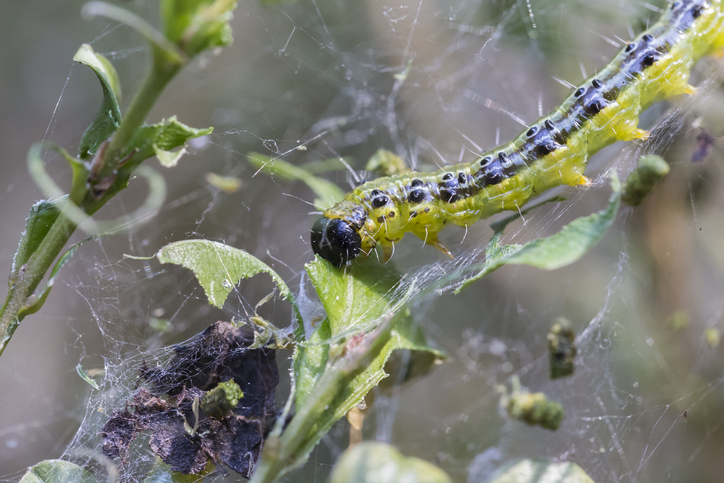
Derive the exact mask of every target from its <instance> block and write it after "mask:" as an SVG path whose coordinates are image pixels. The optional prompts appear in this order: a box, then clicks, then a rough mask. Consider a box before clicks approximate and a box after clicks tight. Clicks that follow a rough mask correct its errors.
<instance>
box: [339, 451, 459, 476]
mask: <svg viewBox="0 0 724 483" xmlns="http://www.w3.org/2000/svg"><path fill="white" fill-rule="evenodd" d="M403 481H404V482H406V483H452V480H451V479H450V477H449V476H448V475H447V474H445V472H444V471H442V470H441V469H440V468H438V467H436V466H435V465H433V464H431V463H428V462H427V461H424V460H421V459H419V458H412V457H410V458H405V457H404V456H402V454H401V453H400V452H399V451H397V450H396V449H395V448H394V447H392V446H390V445H389V444H386V443H378V442H372V441H366V442H364V443H360V444H358V445H357V446H355V447H353V448H350V449H348V450H347V451H345V452H344V453H342V456H340V458H339V460H338V461H337V464H335V465H334V470H333V471H332V476H331V480H330V483H399V482H403Z"/></svg>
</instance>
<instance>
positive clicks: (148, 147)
mask: <svg viewBox="0 0 724 483" xmlns="http://www.w3.org/2000/svg"><path fill="white" fill-rule="evenodd" d="M212 131H213V128H211V127H210V128H207V129H195V128H192V127H189V126H187V125H186V124H184V123H182V122H179V121H178V119H176V116H171V117H170V118H168V119H164V120H163V121H161V122H159V123H157V124H151V125H148V124H146V125H144V126H142V127H141V128H140V129H139V130H138V131H137V132H136V134H135V136H133V139H132V140H131V144H130V148H131V149H136V150H137V151H136V153H135V154H134V155H133V157H132V158H131V159H130V160H129V162H128V163H127V164H126V166H128V167H135V166H137V165H138V164H139V163H141V162H142V161H143V160H145V159H148V158H150V157H151V156H158V159H159V161H160V162H161V164H163V165H164V166H166V167H170V166H175V164H176V163H177V162H178V160H179V158H180V157H181V156H182V155H183V154H184V153H185V152H186V151H185V150H184V149H181V150H180V151H175V152H172V151H173V150H174V149H176V148H179V147H182V146H184V145H185V144H186V142H187V141H189V140H190V139H194V138H198V137H201V136H206V135H207V134H211V132H212Z"/></svg>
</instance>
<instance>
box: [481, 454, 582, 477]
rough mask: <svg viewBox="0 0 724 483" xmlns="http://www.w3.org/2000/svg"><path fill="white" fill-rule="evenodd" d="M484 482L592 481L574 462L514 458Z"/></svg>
mask: <svg viewBox="0 0 724 483" xmlns="http://www.w3.org/2000/svg"><path fill="white" fill-rule="evenodd" d="M486 483H594V481H593V480H592V479H591V477H590V476H588V475H587V474H586V472H585V471H583V470H582V469H581V467H580V466H578V465H576V464H574V463H555V462H553V461H548V460H530V459H525V460H516V461H512V462H510V463H508V464H507V465H505V466H504V467H502V468H501V469H499V470H498V471H496V472H495V473H494V474H493V475H492V476H491V477H490V478H489V479H487V480H486Z"/></svg>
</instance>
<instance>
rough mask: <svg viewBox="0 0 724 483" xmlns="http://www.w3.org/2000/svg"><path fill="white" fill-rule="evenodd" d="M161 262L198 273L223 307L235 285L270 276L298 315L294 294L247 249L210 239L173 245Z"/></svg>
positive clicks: (208, 294)
mask: <svg viewBox="0 0 724 483" xmlns="http://www.w3.org/2000/svg"><path fill="white" fill-rule="evenodd" d="M156 256H157V257H158V260H159V261H160V262H161V263H173V264H176V265H181V266H182V267H185V268H188V269H189V270H191V271H193V272H194V275H196V279H197V280H198V281H199V283H200V284H201V286H202V287H203V288H204V292H205V293H206V297H207V298H208V299H209V303H210V304H211V305H213V306H215V307H219V308H221V307H222V306H223V305H224V302H225V301H226V298H227V297H228V296H229V294H230V293H231V291H232V290H233V288H234V286H236V284H237V283H239V281H240V280H241V279H243V278H250V277H253V276H254V275H256V274H258V273H267V274H269V275H270V276H271V278H272V280H274V283H276V285H277V287H279V291H280V292H281V294H282V296H283V297H284V298H285V299H287V300H288V301H289V302H290V303H291V304H292V307H293V308H294V311H295V314H298V308H297V305H296V301H295V299H294V295H292V293H291V291H290V290H289V287H287V284H286V283H284V280H282V278H281V277H280V276H279V275H278V274H277V273H276V272H275V271H274V270H272V268H271V267H269V265H267V264H266V263H264V262H262V261H261V260H259V259H258V258H256V257H255V256H253V255H250V254H249V253H247V252H245V251H244V250H239V249H238V248H234V247H230V246H229V245H224V244H223V243H218V242H214V241H208V240H184V241H180V242H175V243H169V244H168V245H166V246H165V247H163V248H161V249H160V250H159V251H158V253H157V254H156Z"/></svg>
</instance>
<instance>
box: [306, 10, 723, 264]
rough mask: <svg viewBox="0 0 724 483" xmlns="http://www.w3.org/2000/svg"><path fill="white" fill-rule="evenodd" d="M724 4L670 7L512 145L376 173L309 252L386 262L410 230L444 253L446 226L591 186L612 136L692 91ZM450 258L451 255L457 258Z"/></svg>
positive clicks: (633, 133)
mask: <svg viewBox="0 0 724 483" xmlns="http://www.w3.org/2000/svg"><path fill="white" fill-rule="evenodd" d="M722 1H724V0H709V1H707V0H683V1H678V2H674V3H672V4H671V5H670V6H669V8H668V9H667V11H666V12H665V13H664V14H663V15H662V17H661V19H659V21H658V22H657V23H655V24H654V25H653V26H652V27H651V28H649V29H648V30H647V31H645V32H644V33H642V34H641V35H639V36H638V37H637V38H636V39H635V40H633V41H632V42H630V43H629V44H628V45H627V46H626V47H625V48H624V49H623V50H622V51H621V52H619V53H618V55H616V57H615V58H614V59H613V60H612V61H611V62H610V63H609V64H608V65H607V66H606V67H604V68H603V69H602V70H601V71H599V72H598V73H597V74H596V75H595V76H594V77H591V78H589V79H588V80H586V81H585V82H584V83H583V84H582V85H581V87H579V88H578V89H576V91H575V92H574V93H573V94H571V95H570V96H569V97H568V98H567V99H566V100H565V101H564V102H563V103H562V104H561V106H560V107H558V108H557V109H555V110H554V111H553V112H551V113H550V114H549V115H548V116H546V117H543V118H541V119H538V120H537V121H536V122H534V123H533V124H532V125H531V127H530V128H529V129H527V130H526V131H525V132H523V133H521V134H520V135H519V136H518V137H516V138H515V139H514V140H513V141H511V142H509V143H507V144H504V145H502V146H499V147H497V148H495V149H494V150H492V151H490V152H488V153H486V154H484V155H483V156H481V157H480V158H478V159H476V160H475V161H474V162H473V163H470V164H458V165H455V166H448V167H446V168H444V169H442V170H441V171H438V172H434V173H409V174H404V175H397V176H390V177H385V178H379V179H376V180H374V181H370V182H367V183H365V184H363V185H361V186H359V187H358V188H357V189H355V190H354V191H352V192H351V193H348V194H347V196H346V197H345V199H344V200H343V201H342V202H340V203H338V204H337V205H335V206H334V207H332V208H330V209H328V210H326V211H325V212H324V215H323V216H322V217H321V218H320V219H319V220H317V222H316V223H315V224H314V227H313V228H312V234H311V241H312V250H313V251H314V253H317V254H319V255H320V256H321V257H322V258H324V259H326V260H328V261H329V262H331V263H332V264H334V265H336V266H338V267H341V266H343V265H345V264H347V263H348V262H349V261H351V260H353V259H354V258H355V257H357V256H358V255H359V254H360V253H361V252H365V253H369V252H370V250H371V249H372V248H374V247H375V246H376V245H377V244H380V245H381V246H382V247H383V249H384V251H385V258H388V257H389V256H390V254H391V251H392V250H391V249H392V246H393V244H394V243H396V242H398V241H399V240H401V239H402V237H403V236H404V234H405V233H407V232H412V233H413V234H414V235H416V236H418V237H419V238H421V239H422V240H424V241H425V243H427V244H429V245H432V246H435V247H437V248H438V249H440V250H441V251H443V252H444V253H446V254H448V255H450V252H449V251H448V250H447V248H445V247H444V246H443V245H442V244H441V243H440V242H439V241H438V233H439V232H440V231H441V230H442V229H443V228H444V227H445V226H446V225H447V224H450V223H452V224H455V225H459V226H467V225H470V224H472V223H475V222H476V221H478V220H480V219H481V218H487V217H489V216H491V215H493V214H495V213H498V212H500V211H503V210H514V211H517V210H519V209H520V208H521V207H522V206H523V205H524V204H525V203H527V202H528V200H530V199H531V198H532V197H534V196H536V195H539V194H540V193H543V192H544V191H546V190H548V189H550V188H553V187H555V186H560V185H572V186H574V185H579V184H586V183H588V180H587V179H586V177H585V176H583V173H584V171H585V168H586V163H587V161H588V158H589V156H591V155H592V154H594V153H596V152H597V151H599V150H600V149H601V148H603V147H605V146H608V145H610V144H612V143H614V142H615V141H630V140H633V139H646V138H647V137H648V135H649V133H648V132H646V131H642V130H640V129H638V127H637V126H638V118H639V114H640V113H641V112H642V111H643V110H645V109H646V108H647V107H648V106H649V105H651V104H652V103H654V102H657V101H659V100H662V99H665V98H668V97H672V96H676V95H680V94H693V93H694V92H695V89H694V88H693V87H692V86H690V85H689V84H688V80H689V74H690V71H691V68H692V67H693V65H694V63H695V62H696V61H697V60H698V59H700V58H701V57H704V56H706V55H710V54H712V53H714V52H715V51H716V50H718V49H721V48H722V47H724V8H723V6H722ZM450 256H452V255H450Z"/></svg>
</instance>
